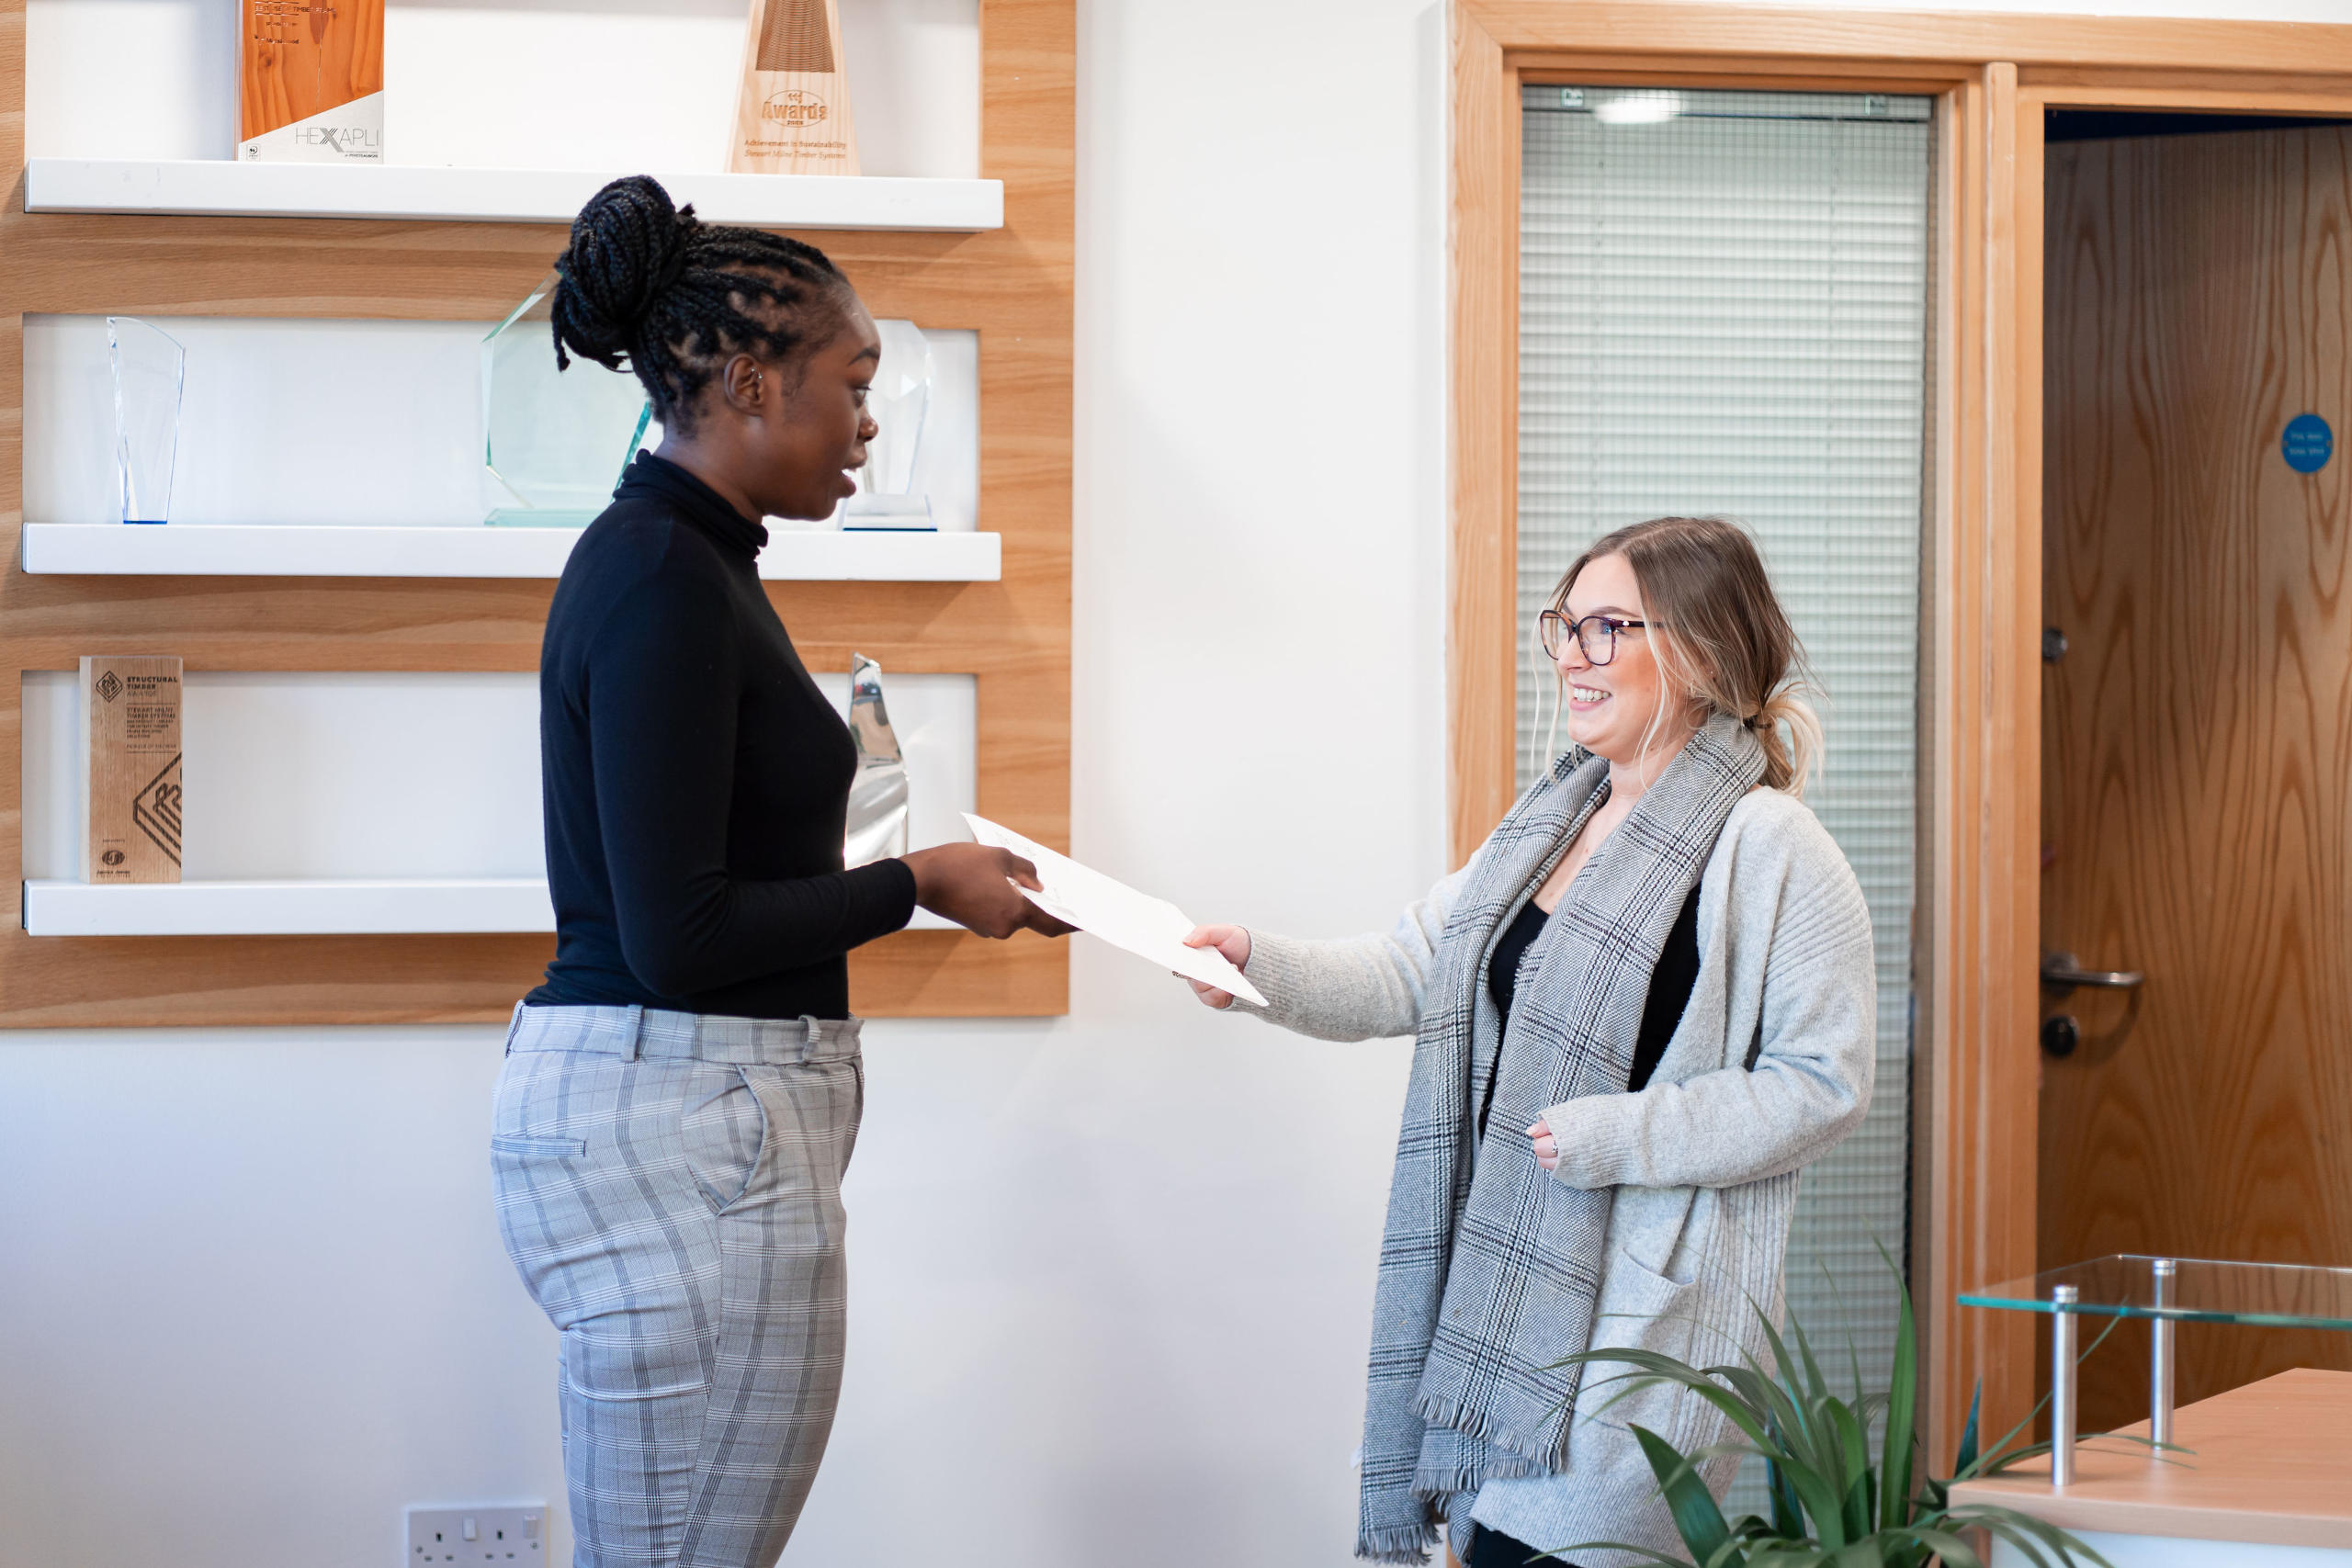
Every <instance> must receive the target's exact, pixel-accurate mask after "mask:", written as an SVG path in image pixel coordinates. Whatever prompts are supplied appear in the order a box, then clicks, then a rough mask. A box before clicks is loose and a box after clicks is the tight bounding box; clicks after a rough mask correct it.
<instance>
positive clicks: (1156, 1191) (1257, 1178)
mask: <svg viewBox="0 0 2352 1568" xmlns="http://www.w3.org/2000/svg"><path fill="white" fill-rule="evenodd" d="M93 3H95V0H74V5H76V6H79V5H85V4H93ZM107 3H108V4H112V5H117V6H125V7H126V9H127V7H128V6H129V4H130V0H107ZM191 3H194V4H198V5H199V6H209V7H211V8H212V9H216V10H217V9H218V8H219V7H220V6H221V5H222V4H223V3H224V0H191ZM900 3H901V4H905V5H909V6H911V5H913V4H915V3H916V0H900ZM63 4H64V0H37V3H36V6H35V9H34V14H33V15H34V28H33V37H34V39H35V48H36V54H35V57H34V68H33V69H34V91H33V94H32V102H33V109H32V114H33V124H32V128H31V135H32V139H33V141H34V145H35V146H36V148H37V149H38V150H42V151H65V150H68V149H62V148H56V147H50V146H45V145H44V144H43V143H42V142H41V140H40V138H41V136H42V135H43V134H44V132H43V130H42V123H43V122H42V118H41V117H42V115H43V112H44V110H43V107H42V106H43V104H44V102H48V103H50V104H51V105H52V106H53V105H54V103H55V102H56V99H57V97H58V96H59V92H58V89H57V88H56V87H55V85H53V84H51V85H44V78H43V63H42V56H41V55H40V53H39V52H38V51H39V50H40V47H41V44H40V40H41V39H42V38H43V37H44V36H52V35H44V33H43V31H42V29H43V28H46V27H51V26H53V25H55V24H56V20H57V18H56V17H55V15H54V14H53V13H54V12H55V11H56V10H57V9H58V8H59V7H60V6H62V5H63ZM149 8H150V10H152V11H153V13H154V14H155V15H158V16H165V17H166V19H168V17H180V20H181V21H182V22H185V21H186V20H187V18H186V16H185V15H183V13H182V11H180V10H175V9H174V8H173V7H171V6H164V5H162V3H161V0H150V6H149ZM845 8H846V6H845ZM2002 8H2007V9H2026V8H2030V7H2029V6H2028V5H2027V4H2026V0H2002ZM2049 8H2052V9H2055V8H2060V7H2057V6H2051V7H2049ZM2147 8H2148V9H2151V10H2154V9H2159V8H2162V9H2167V10H2192V9H2202V10H2207V11H2209V12H2218V11H2222V10H2228V11H2232V12H2237V13H2245V12H2250V11H2251V10H2252V9H2253V7H2252V6H2240V5H2237V4H2227V5H2225V4H2224V0H2206V4H2204V5H2202V6H2177V7H2176V6H2165V7H2158V6H2149V7H2147ZM660 9H661V8H660V7H657V6H654V5H653V3H652V0H642V4H639V5H635V6H633V5H632V3H631V0H568V7H567V8H558V6H556V5H554V4H551V3H550V4H545V5H536V6H530V7H528V8H526V9H525V10H520V11H516V12H512V13H508V12H490V11H477V10H476V9H474V8H473V7H471V6H410V7H407V8H405V10H403V9H402V8H400V7H396V8H395V10H394V12H393V15H394V17H395V18H396V19H398V18H400V17H402V16H403V15H406V16H408V17H410V18H411V19H412V22H416V21H420V20H421V21H424V22H428V23H435V24H439V25H444V26H447V27H451V28H456V27H458V25H459V24H461V23H470V22H472V21H473V20H474V19H476V18H478V17H480V18H489V19H491V20H493V21H495V20H497V19H499V18H502V17H512V16H517V15H519V16H525V17H526V18H529V19H534V20H535V21H536V22H537V23H538V24H541V25H546V24H549V23H560V25H561V28H562V29H563V31H564V33H565V35H566V36H568V37H571V36H575V35H576V37H577V38H582V39H587V38H594V37H596V36H600V35H599V29H605V28H615V27H618V26H620V25H621V22H622V21H627V20H628V18H630V17H632V16H634V15H636V14H637V13H638V12H639V11H642V12H651V13H654V14H659V11H660ZM722 9H723V7H722V6H718V4H717V0H710V3H709V4H704V3H702V0H696V3H695V4H693V5H690V6H687V7H686V8H685V14H686V16H687V17H690V18H691V17H717V16H718V13H719V12H720V11H721V10H722ZM2264 11H2265V13H2266V14H2268V15H2275V16H2279V17H2309V18H2313V19H2325V20H2335V21H2346V20H2352V0H2306V3H2304V4H2301V5H2300V6H2288V5H2285V4H2280V3H2277V0H2272V3H2269V4H2267V5H2266V6H2264ZM45 12H50V13H52V15H51V16H50V17H49V19H48V20H47V21H44V20H43V17H44V13H45ZM427 12H431V13H433V15H432V16H431V17H426V16H425V13H427ZM206 14H208V15H209V12H208V13H206ZM616 18H620V19H621V20H620V21H616ZM722 19H723V18H722ZM174 25H179V24H178V23H175V24H174ZM499 25H501V26H503V25H506V24H505V23H504V22H503V21H502V22H500V23H499ZM171 36H173V37H178V38H182V39H183V42H184V44H185V45H186V47H187V48H191V49H194V50H195V53H196V55H197V56H199V57H201V58H203V59H206V60H210V59H211V58H212V57H211V54H209V53H206V52H205V51H207V50H209V49H211V48H212V46H211V45H210V44H209V43H208V44H203V45H202V46H201V47H198V45H197V44H196V43H195V42H194V41H190V40H196V39H198V34H197V33H196V31H195V30H194V28H193V27H192V25H191V26H190V27H188V28H187V29H186V30H185V31H184V33H181V34H173V35H171ZM681 36H683V35H681ZM582 47H584V46H582ZM853 47H854V39H853ZM1080 48H1081V72H1080V84H1081V85H1080V117H1079V142H1080V251H1079V261H1080V272H1079V306H1078V312H1079V320H1078V326H1079V366H1078V376H1079V388H1078V409H1079V414H1078V441H1079V462H1080V471H1079V489H1078V498H1077V548H1078V553H1077V563H1078V565H1077V570H1078V578H1077V584H1076V587H1077V592H1076V603H1077V610H1076V634H1077V659H1078V670H1077V680H1076V714H1075V719H1076V758H1075V770H1074V772H1075V784H1074V800H1073V806H1074V810H1075V829H1074V837H1075V840H1076V849H1077V852H1079V853H1080V855H1081V856H1083V857H1085V858H1087V859H1090V860H1091V861H1093V862H1095V863H1099V864H1101V865H1103V867H1104V868H1106V869H1108V870H1110V871H1112V872H1114V873H1116V874H1120V875H1123V876H1125V877H1128V878H1130V879H1132V880H1134V881H1136V882H1138V883H1140V884H1142V885H1144V886H1149V887H1153V888H1155V889H1158V890H1160V891H1163V892H1165V893H1166V894H1168V895H1169V896H1170V897H1174V898H1176V899H1177V900H1178V901H1179V902H1181V903H1182V904H1183V905H1184V906H1185V907H1186V908H1189V909H1191V910H1193V912H1195V913H1196V914H1198V915H1201V916H1204V917H1207V916H1229V917H1233V918H1238V919H1245V920H1250V921H1256V922H1261V923H1263V924H1265V925H1268V926H1271V927H1275V928H1280V929H1287V930H1291V931H1298V932H1302V933H1306V934H1316V933H1330V932H1338V931H1347V930H1354V929H1362V928H1363V927H1365V926H1367V925H1370V924H1374V923H1377V922H1383V921H1385V919H1387V918H1388V917H1389V916H1390V915H1391V914H1392V913H1393V911H1394V910H1395V909H1396V908H1397V907H1398V906H1399V905H1401V904H1402V903H1403V902H1404V901H1405V900H1406V899H1407V898H1408V897H1411V896H1412V895H1413V894H1415V893H1416V892H1418V891H1419V889H1420V888H1421V887H1422V886H1425V885H1426V884H1427V883H1428V882H1429V881H1430V879H1431V878H1433V877H1434V876H1435V875H1437V874H1439V873H1440V872H1441V871H1442V869H1443V840H1442V831H1443V823H1442V815H1443V813H1442V792H1443V784H1442V779H1443V770H1442V752H1443V737H1444V720H1443V713H1442V692H1441V685H1440V672H1441V669H1442V617H1443V613H1444V589H1443V581H1442V577H1443V572H1442V503H1443V494H1442V473H1441V453H1442V435H1443V421H1442V404H1441V398H1442V381H1443V356H1442V336H1441V307H1442V235H1443V228H1442V167H1441V162H1440V156H1441V154H1440V136H1441V127H1440V104H1441V94H1442V79H1443V78H1442V66H1443V55H1442V25H1441V14H1440V11H1439V9H1438V7H1436V6H1433V5H1431V4H1430V0H1193V3H1190V4H1184V5H1178V4H1174V3H1172V0H1160V3H1157V4H1144V3H1140V0H1130V3H1126V4H1112V3H1108V0H1100V3H1091V4H1084V5H1082V6H1081V9H1080ZM215 52H217V51H215ZM939 52H940V54H941V56H942V57H944V56H945V55H947V54H951V53H952V52H953V51H952V50H950V49H946V48H944V47H943V48H942V49H941V50H940V51H939ZM207 68H208V69H213V68H215V67H210V66H209V67H207ZM535 69H536V68H535ZM629 85H636V84H635V82H634V80H632V82H631V83H630V84H629ZM535 90H536V89H535ZM616 90H617V88H616ZM910 91H911V89H910ZM44 94H47V95H48V96H47V97H44ZM166 96H168V95H166ZM184 96H185V95H184ZM873 101H874V99H872V98H871V97H868V98H865V99H864V100H862V102H861V108H860V121H861V129H862V130H864V129H865V127H866V126H868V125H870V124H871V123H872V122H871V120H870V119H869V118H867V112H868V111H867V110H866V109H865V107H864V105H865V103H871V102H873ZM910 101H911V98H910ZM679 107H680V108H681V111H682V113H683V112H686V111H690V110H691V109H692V107H693V106H692V105H691V104H686V103H681V105H680V106H679ZM153 112H154V113H155V114H156V115H158V116H161V117H163V118H166V119H168V118H170V117H169V115H167V114H165V112H164V110H163V109H156V110H154V111H153ZM174 112H177V111H174ZM483 112H485V113H487V112H488V111H487V110H485V111H483ZM658 118H660V117H659V116H652V117H649V119H658ZM595 119H596V117H595V116H594V115H581V116H580V117H578V122H577V123H581V124H582V125H583V127H585V129H583V130H582V134H583V135H584V134H590V133H591V132H594V133H595V134H603V132H602V131H596V130H595V128H594V124H593V122H594V120H595ZM173 125H177V126H179V128H180V129H177V130H174V129H173ZM191 125H192V121H189V120H188V119H187V116H186V115H183V116H182V118H181V119H180V120H177V121H174V122H172V125H166V126H165V127H164V128H163V130H162V131H160V132H159V131H157V130H153V128H150V129H149V130H141V131H139V132H138V134H140V135H142V136H148V137H150V138H151V139H152V138H153V137H156V136H159V135H160V136H162V137H163V138H164V140H169V138H170V137H173V136H178V137H181V138H182V139H184V140H187V141H190V142H194V141H198V140H200V139H201V138H200V136H199V134H198V131H197V130H193V129H190V126H191ZM651 133H652V132H651V131H650V130H649V131H647V134H651ZM124 134H130V132H125V133H124ZM213 134H214V133H213V132H210V131H204V132H202V133H201V135H203V136H210V135H213ZM632 134H634V132H632ZM222 145H223V146H225V142H223V143H222ZM204 150H206V151H216V152H217V151H218V150H219V149H216V148H213V147H212V146H211V144H210V143H209V142H207V143H205V147H204ZM394 155H395V156H396V157H397V156H400V155H401V154H400V152H399V147H398V144H397V142H396V143H395V145H394ZM681 155H683V153H682V154H681ZM647 161H648V162H649V163H650V162H654V161H655V160H653V159H651V158H650V157H649V158H648V159H647ZM867 1058H868V1064H869V1074H870V1100H869V1108H868V1122H867V1130H866V1134H865V1138H864V1140H863V1142H862V1143H861V1145H860V1147H859V1149H858V1154H857V1162H856V1166H855V1168H854V1172H853V1175H852V1179H851V1192H850V1196H849V1201H850V1206H851V1210H852V1213H853V1216H854V1228H853V1235H854V1243H853V1249H854V1286H853V1291H854V1307H853V1338H852V1354H851V1359H850V1366H849V1374H848V1382H847V1386H846V1389H845V1392H844V1395H843V1404H842V1414H841V1420H840V1424H839V1426H838V1427H837V1429H836V1432H835V1437H834V1441H833V1448H832V1451H831V1456H830V1457H829V1459H828V1461H827V1464H826V1467H825V1470H824V1472H823V1473H822V1475H821V1476H820V1480H819V1482H818V1484H817V1488H816V1492H815V1495H814V1496H813V1497H812V1498H811V1501H810V1504H809V1511H808V1514H807V1516H806V1517H805V1518H804V1520H803V1524H802V1528H801V1531H800V1534H799V1536H798V1537H797V1539H796V1540H795V1541H794V1543H793V1545H792V1547H791V1548H790V1550H789V1551H787V1553H786V1562H788V1563H791V1562H800V1563H810V1564H819V1563H822V1564H856V1565H862V1564H865V1563H880V1562H887V1561H889V1560H890V1559H889V1558H888V1557H887V1556H886V1555H885V1554H884V1553H883V1552H882V1551H879V1550H878V1549H876V1548H875V1547H874V1546H872V1545H871V1544H869V1543H868V1540H867V1538H868V1537H869V1536H874V1535H878V1536H880V1537H882V1538H884V1539H887V1540H891V1541H893V1542H898V1543H909V1549H910V1551H911V1553H913V1554H918V1555H921V1556H922V1557H923V1558H925V1559H927V1560H930V1561H936V1562H942V1563H950V1564H956V1565H958V1568H961V1565H964V1564H971V1565H976V1568H997V1565H1000V1564H1001V1565H1003V1568H1013V1565H1015V1564H1018V1565H1020V1568H1096V1565H1098V1564H1101V1563H1105V1562H1118V1563H1121V1564H1125V1565H1134V1568H1159V1565H1166V1568H1176V1565H1180V1564H1182V1565H1185V1568H1190V1565H1193V1564H1198V1563H1218V1564H1247V1565H1250V1568H1258V1565H1264V1568H1310V1565H1317V1568H1339V1565H1340V1564H1342V1563H1345V1562H1348V1561H1349V1557H1348V1547H1349V1543H1350V1540H1351V1535H1352V1521H1353V1517H1354V1508H1353V1501H1352V1495H1353V1477H1352V1475H1351V1472H1350V1471H1349V1468H1348V1462H1347V1461H1348V1454H1349V1451H1350V1450H1351V1448H1352V1446H1353V1444H1354V1441H1355V1430H1354V1429H1355V1427H1356V1423H1357V1420H1358V1416H1359V1412H1360V1407H1361V1406H1360V1401H1361V1376H1362V1358H1363V1347H1364V1341H1365V1336H1366V1325H1367V1321H1368V1301H1369V1292H1370V1287H1371V1282H1372V1276H1373V1267H1374V1254H1375V1249H1376V1247H1377V1243H1378V1233H1379V1224H1380V1214H1381V1210H1382V1203H1383V1199H1384V1194H1385V1182H1386V1171H1387V1166H1388V1157H1389V1142H1390V1139H1391V1138H1392V1136H1393V1134H1394V1129H1395V1122H1396V1115H1397V1103H1398V1100H1399V1096H1400V1093H1401V1089H1402V1084H1403V1078H1404V1068H1405V1050H1404V1047H1403V1046H1402V1045H1400V1044H1397V1043H1387V1044H1378V1045H1370V1046H1354V1047H1351V1046H1334V1045H1324V1044H1318V1043H1310V1042H1304V1041H1296V1040H1291V1039H1286V1038H1283V1037H1281V1036H1278V1035H1275V1034H1273V1033H1272V1032H1268V1031H1267V1030H1265V1029H1264V1028H1262V1027H1261V1026H1260V1025H1257V1024H1254V1023H1250V1022H1246V1021H1236V1020H1230V1019H1222V1018H1217V1017H1214V1016H1212V1015H1209V1014H1207V1013H1205V1012H1203V1011H1201V1010H1197V1009H1195V1008H1193V1005H1192V1004H1191V1003H1190V1001H1189V1000H1188V999H1187V998H1186V997H1185V995H1184V993H1183V992H1182V989H1181V988H1180V987H1178V985H1177V984H1176V983H1175V982H1174V981H1172V980H1170V979H1167V978H1166V977H1163V976H1158V975H1155V974H1153V973H1151V972H1149V971H1148V970H1147V969H1145V968H1143V967H1142V966H1141V965H1138V964H1133V963H1131V962H1129V961H1126V960H1125V959H1122V958H1120V957H1117V956H1115V955H1114V954H1111V953H1106V952H1105V951H1103V950H1102V949H1101V948H1099V947H1097V946H1093V945H1091V943H1090V942H1087V941H1085V940H1080V944H1079V945H1078V947H1077V949H1076V951H1075V952H1074V953H1073V998H1072V1010H1071V1013H1070V1015H1069V1017H1068V1018H1067V1019H1063V1020H1055V1021H1008V1022H987V1023H983V1022H935V1023H914V1022H902V1023H887V1024H877V1025H876V1026H875V1027H874V1029H873V1030H872V1031H871V1032H870V1034H869V1036H868V1046H867ZM497 1062H498V1050H497V1033H496V1032H495V1031H493V1030H482V1029H449V1030H418V1029H400V1030H324V1029H321V1030H292V1031H271V1032H211V1031H206V1032H103V1033H38V1034H33V1033H28V1034H17V1035H13V1036H6V1037H0V1194H5V1196H0V1520H6V1529H5V1530H0V1564H5V1565H6V1568H17V1565H18V1564H23V1565H25V1568H32V1565H34V1564H40V1568H101V1565H105V1568H112V1565H113V1564H117V1563H122V1562H141V1563H148V1562H153V1563H170V1564H173V1565H174V1568H243V1565H245V1564H249V1563H254V1562H260V1563H267V1564H272V1565H278V1564H286V1565H292V1564H303V1565H310V1564H334V1565H336V1568H343V1565H346V1564H348V1565H353V1568H390V1564H391V1562H392V1559H393V1557H394V1556H395V1555H396V1553H397V1550H398V1549H397V1544H396V1531H397V1529H398V1521H399V1509H400V1507H401V1505H403V1504H404V1503H409V1502H423V1501H438V1500H456V1499H475V1500H488V1499H492V1498H498V1497H503V1496H518V1497H541V1498H547V1499H549V1500H558V1499H560V1494H561V1486H560V1473H559V1472H558V1469H557V1461H556V1438H555V1414H554V1405H553V1400H552V1391H551V1388H550V1385H549V1372H550V1370H551V1367H550V1360H551V1354H552V1349H553V1338H552V1336H551V1334H550V1333H549V1332H548V1329H547V1328H546V1326H545V1325H544V1323H543V1322H542V1321H541V1320H540V1319H539V1318H538V1316H537V1311H536V1309H535V1308H533V1307H532V1306H531V1305H530V1303H528V1302H527V1301H526V1298H525V1297H524V1295H523V1292H522V1291H521V1289H520V1287H519V1286H517V1285H516V1284H515V1281H514V1280H513V1278H512V1276H511V1273H510V1272H509V1270H508V1269H507V1267H506V1264H505V1262H504V1260H503V1258H502V1257H501V1256H500V1254H499V1250H498V1244H497V1241H496V1238H495V1235H494V1233H493V1231H492V1225H491V1222H490V1216H489V1206H488V1191H487V1179H486V1177H487V1161H486V1159H485V1157H484V1155H483V1152H482V1147H481V1139H482V1132H483V1123H484V1110H485V1100H486V1096H487V1093H488V1089H489V1085H490V1082H491V1080H492V1077H493V1076H494V1075H495V1073H496V1070H497Z"/></svg>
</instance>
